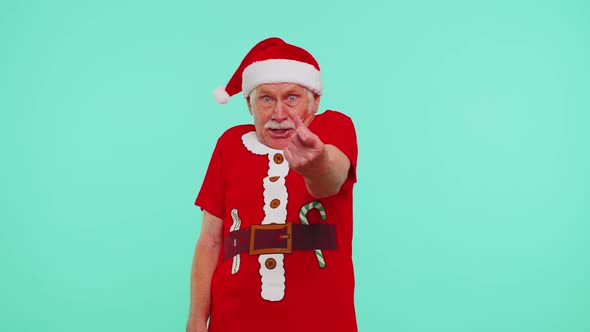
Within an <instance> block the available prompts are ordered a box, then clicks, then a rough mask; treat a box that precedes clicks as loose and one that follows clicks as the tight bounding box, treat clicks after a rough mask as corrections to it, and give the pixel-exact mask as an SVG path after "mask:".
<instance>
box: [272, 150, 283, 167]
mask: <svg viewBox="0 0 590 332" xmlns="http://www.w3.org/2000/svg"><path fill="white" fill-rule="evenodd" d="M273 160H274V162H275V164H282V163H283V160H285V159H284V157H283V155H282V154H280V153H276V154H275V155H274V156H273Z"/></svg>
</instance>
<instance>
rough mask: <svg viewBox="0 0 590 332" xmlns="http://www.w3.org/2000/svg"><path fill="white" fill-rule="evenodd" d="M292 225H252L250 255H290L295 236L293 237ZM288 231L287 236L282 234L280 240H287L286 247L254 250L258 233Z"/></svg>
mask: <svg viewBox="0 0 590 332" xmlns="http://www.w3.org/2000/svg"><path fill="white" fill-rule="evenodd" d="M291 225H292V224H291V223H290V222H288V223H286V224H270V225H252V226H250V251H249V252H248V253H249V254H250V255H263V254H290V253H291V252H292V248H293V236H292V234H293V233H292V227H291ZM281 229H284V230H286V233H285V234H281V235H280V236H279V238H281V239H286V240H287V246H286V247H278V248H262V249H254V243H255V239H256V231H257V230H260V231H264V230H281Z"/></svg>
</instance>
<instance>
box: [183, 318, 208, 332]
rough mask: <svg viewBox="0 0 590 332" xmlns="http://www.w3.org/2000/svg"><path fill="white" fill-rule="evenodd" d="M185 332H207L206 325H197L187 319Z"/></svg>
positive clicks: (194, 321) (192, 320)
mask: <svg viewBox="0 0 590 332" xmlns="http://www.w3.org/2000/svg"><path fill="white" fill-rule="evenodd" d="M186 332H207V324H206V323H197V322H196V320H194V319H189V320H188V323H187V324H186Z"/></svg>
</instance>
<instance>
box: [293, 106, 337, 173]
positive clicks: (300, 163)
mask: <svg viewBox="0 0 590 332" xmlns="http://www.w3.org/2000/svg"><path fill="white" fill-rule="evenodd" d="M294 121H295V133H294V134H293V135H292V136H291V141H290V142H289V144H288V145H287V147H286V148H285V149H284V150H283V153H284V154H285V158H287V161H288V162H289V167H290V168H292V169H293V170H294V171H295V172H297V173H299V174H301V175H302V176H303V177H310V176H321V175H323V174H325V173H326V172H327V171H328V166H329V165H328V163H327V162H328V156H327V154H326V147H325V145H324V143H323V142H322V141H321V140H320V138H319V137H318V136H317V135H316V134H314V133H312V132H311V131H310V130H309V128H307V126H306V125H305V124H304V123H303V122H302V121H301V119H300V118H299V117H298V116H297V117H295V119H294Z"/></svg>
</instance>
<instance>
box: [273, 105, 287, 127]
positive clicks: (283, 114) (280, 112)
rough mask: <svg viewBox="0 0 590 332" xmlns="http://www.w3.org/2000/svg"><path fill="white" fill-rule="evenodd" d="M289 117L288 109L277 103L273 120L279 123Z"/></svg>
mask: <svg viewBox="0 0 590 332" xmlns="http://www.w3.org/2000/svg"><path fill="white" fill-rule="evenodd" d="M288 117H289V113H288V112H287V108H286V107H285V105H284V104H283V103H282V102H280V101H279V102H277V103H275V107H274V109H273V112H272V119H273V120H275V121H278V122H281V121H284V120H287V118H288Z"/></svg>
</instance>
